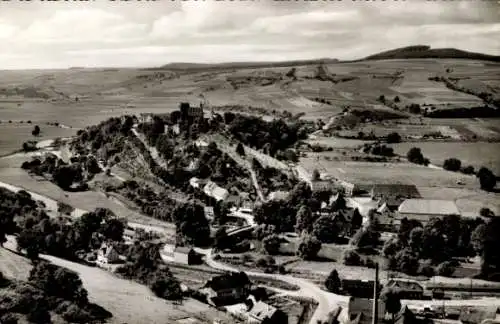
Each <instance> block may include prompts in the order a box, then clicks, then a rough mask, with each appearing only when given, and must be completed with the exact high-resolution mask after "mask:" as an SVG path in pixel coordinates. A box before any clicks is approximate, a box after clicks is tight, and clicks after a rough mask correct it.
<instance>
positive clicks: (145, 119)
mask: <svg viewBox="0 0 500 324" xmlns="http://www.w3.org/2000/svg"><path fill="white" fill-rule="evenodd" d="M139 121H140V122H141V123H152V122H153V114H152V113H142V114H140V116H139Z"/></svg>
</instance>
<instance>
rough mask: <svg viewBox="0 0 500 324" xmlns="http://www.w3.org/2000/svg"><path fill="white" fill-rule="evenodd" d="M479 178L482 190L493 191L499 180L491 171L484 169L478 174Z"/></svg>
mask: <svg viewBox="0 0 500 324" xmlns="http://www.w3.org/2000/svg"><path fill="white" fill-rule="evenodd" d="M477 177H478V178H479V184H480V185H481V189H483V190H486V191H492V190H493V188H495V186H496V183H497V179H496V177H495V175H494V174H493V172H491V170H489V169H487V168H484V167H483V168H481V169H479V171H478V172H477Z"/></svg>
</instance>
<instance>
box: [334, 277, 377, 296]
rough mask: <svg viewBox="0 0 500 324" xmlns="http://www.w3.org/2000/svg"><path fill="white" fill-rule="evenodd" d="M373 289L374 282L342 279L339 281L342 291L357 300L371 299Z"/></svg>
mask: <svg viewBox="0 0 500 324" xmlns="http://www.w3.org/2000/svg"><path fill="white" fill-rule="evenodd" d="M374 287H375V281H373V280H360V279H342V281H341V288H342V291H343V292H344V293H347V294H349V295H351V296H353V297H357V298H371V297H373V288H374ZM379 291H380V289H379Z"/></svg>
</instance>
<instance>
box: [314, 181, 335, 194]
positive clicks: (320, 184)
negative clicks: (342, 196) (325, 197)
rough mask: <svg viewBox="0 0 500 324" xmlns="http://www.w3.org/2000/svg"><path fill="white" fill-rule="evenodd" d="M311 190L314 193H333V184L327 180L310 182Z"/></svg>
mask: <svg viewBox="0 0 500 324" xmlns="http://www.w3.org/2000/svg"><path fill="white" fill-rule="evenodd" d="M310 186H311V190H312V191H313V192H314V191H333V183H332V182H331V181H329V180H312V181H311V184H310Z"/></svg>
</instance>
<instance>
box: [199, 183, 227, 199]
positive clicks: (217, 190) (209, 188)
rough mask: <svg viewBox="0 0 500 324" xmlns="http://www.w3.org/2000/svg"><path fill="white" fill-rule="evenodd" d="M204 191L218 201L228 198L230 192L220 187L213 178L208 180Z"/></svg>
mask: <svg viewBox="0 0 500 324" xmlns="http://www.w3.org/2000/svg"><path fill="white" fill-rule="evenodd" d="M203 192H204V193H205V194H206V195H207V196H209V197H212V198H214V199H215V200H217V201H221V200H226V198H227V197H228V196H229V192H228V191H227V190H226V189H224V188H222V187H219V186H218V185H217V184H216V183H215V182H213V181H211V180H209V181H207V184H206V185H205V186H204V187H203Z"/></svg>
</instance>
